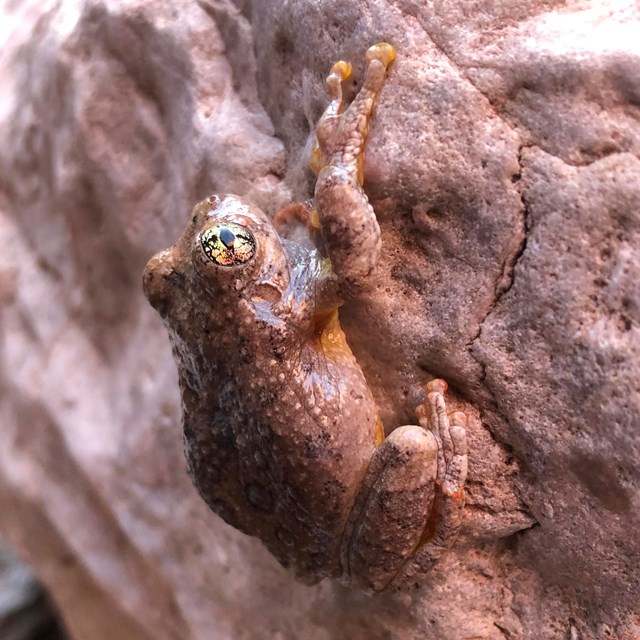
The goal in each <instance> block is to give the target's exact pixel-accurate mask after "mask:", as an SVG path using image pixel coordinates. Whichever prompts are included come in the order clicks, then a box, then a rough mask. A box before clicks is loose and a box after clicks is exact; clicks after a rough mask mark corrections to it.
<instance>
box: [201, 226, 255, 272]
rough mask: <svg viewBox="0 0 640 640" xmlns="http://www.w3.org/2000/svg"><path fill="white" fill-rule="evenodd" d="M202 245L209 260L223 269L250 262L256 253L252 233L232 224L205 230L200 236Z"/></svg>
mask: <svg viewBox="0 0 640 640" xmlns="http://www.w3.org/2000/svg"><path fill="white" fill-rule="evenodd" d="M200 243H201V244H202V250H203V251H204V253H205V255H206V256H207V258H209V260H211V261H212V262H215V263H216V264H218V265H220V266H222V267H235V266H237V265H239V264H244V263H245V262H249V260H251V258H253V256H254V255H255V252H256V241H255V238H254V237H253V234H252V233H251V231H249V229H247V228H246V227H241V226H240V225H239V224H233V223H231V222H225V223H220V224H216V225H214V226H213V227H209V228H208V229H205V230H204V231H203V232H202V234H200Z"/></svg>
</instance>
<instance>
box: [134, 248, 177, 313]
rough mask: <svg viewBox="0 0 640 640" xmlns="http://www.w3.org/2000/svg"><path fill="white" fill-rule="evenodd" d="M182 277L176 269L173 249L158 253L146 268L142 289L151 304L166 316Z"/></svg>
mask: <svg viewBox="0 0 640 640" xmlns="http://www.w3.org/2000/svg"><path fill="white" fill-rule="evenodd" d="M181 282H182V277H181V276H180V274H179V273H178V272H177V271H176V269H175V264H174V259H173V254H172V252H171V249H165V250H164V251H161V252H160V253H156V255H155V256H153V258H151V260H149V262H147V266H146V267H145V268H144V273H143V274H142V289H143V291H144V295H145V296H146V297H147V300H149V303H150V304H151V306H152V307H153V308H154V309H155V310H156V311H157V312H158V313H159V314H160V315H161V316H162V317H163V318H164V317H166V315H167V314H168V312H169V305H170V302H171V299H172V297H173V295H172V294H173V291H174V289H175V288H176V287H180V286H181Z"/></svg>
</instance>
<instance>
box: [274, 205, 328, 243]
mask: <svg viewBox="0 0 640 640" xmlns="http://www.w3.org/2000/svg"><path fill="white" fill-rule="evenodd" d="M296 225H303V226H305V227H307V228H319V226H320V223H319V222H318V212H317V211H316V210H315V209H314V208H313V205H312V203H311V202H308V201H307V202H293V203H291V204H288V205H287V206H286V207H283V208H282V209H280V211H278V212H277V213H276V214H275V215H274V216H273V226H274V227H275V228H276V230H277V231H278V233H279V234H280V235H282V236H285V237H286V236H287V229H288V228H289V227H293V226H296Z"/></svg>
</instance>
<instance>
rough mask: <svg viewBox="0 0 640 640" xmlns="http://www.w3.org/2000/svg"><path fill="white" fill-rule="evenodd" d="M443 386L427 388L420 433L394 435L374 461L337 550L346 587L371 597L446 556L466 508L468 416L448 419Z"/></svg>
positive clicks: (420, 409)
mask: <svg viewBox="0 0 640 640" xmlns="http://www.w3.org/2000/svg"><path fill="white" fill-rule="evenodd" d="M445 389H446V383H445V382H444V381H443V380H439V379H437V380H432V381H431V382H429V383H428V384H427V386H426V392H427V402H426V403H425V404H424V405H420V407H418V410H417V414H418V418H419V420H420V424H421V426H420V427H418V426H405V427H400V428H398V429H396V430H395V431H393V432H392V433H391V434H390V435H389V437H388V438H387V439H386V440H384V441H383V442H382V444H381V445H380V447H378V449H377V450H376V452H375V453H374V455H373V457H372V459H371V463H370V466H369V469H368V471H367V475H366V477H365V480H364V482H363V485H362V488H361V490H360V493H359V495H358V499H357V500H356V503H355V505H354V508H353V511H352V513H351V517H350V519H349V523H348V526H347V529H346V531H345V543H344V545H343V549H342V566H343V571H344V574H345V575H344V581H345V582H347V583H348V584H350V585H352V586H355V587H359V588H361V589H363V590H367V591H371V592H376V591H381V590H383V589H385V588H386V587H387V586H388V585H389V584H390V583H391V582H398V583H402V581H403V579H404V577H405V576H406V575H407V574H408V569H407V564H410V565H411V567H413V566H414V565H413V560H412V557H413V556H419V562H420V566H422V565H423V564H424V563H426V561H427V558H428V559H429V560H430V562H433V560H434V559H435V558H436V557H437V556H438V555H439V553H441V551H442V550H443V549H445V548H447V547H448V546H449V544H450V542H451V541H452V540H453V538H454V537H455V534H456V533H457V531H458V529H459V526H460V520H461V515H462V507H463V505H464V482H465V479H466V473H467V444H466V431H465V428H464V425H465V424H466V416H465V414H463V413H461V412H457V413H454V414H452V415H451V416H448V415H447V412H446V405H445V401H444V391H445Z"/></svg>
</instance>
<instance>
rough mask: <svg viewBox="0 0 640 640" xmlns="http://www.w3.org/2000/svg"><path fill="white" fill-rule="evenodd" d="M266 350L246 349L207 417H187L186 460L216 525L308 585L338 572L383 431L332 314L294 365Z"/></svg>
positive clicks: (217, 388)
mask: <svg viewBox="0 0 640 640" xmlns="http://www.w3.org/2000/svg"><path fill="white" fill-rule="evenodd" d="M270 347H271V345H270V344H268V343H265V344H263V345H252V348H251V349H250V354H251V356H250V358H251V362H246V363H244V366H238V363H232V362H229V363H228V365H229V366H228V368H227V367H225V368H227V371H226V372H223V371H220V374H221V375H220V376H219V378H218V384H216V385H213V389H214V393H213V394H212V397H210V398H208V400H207V401H206V402H207V404H208V407H206V406H202V404H201V403H199V404H200V406H199V407H193V410H192V411H190V412H188V411H187V410H186V409H185V441H186V449H187V458H188V460H189V466H190V470H191V473H192V476H193V478H194V482H195V483H196V486H197V487H198V489H199V490H200V492H201V494H202V495H203V497H204V498H205V499H206V500H207V502H208V503H209V504H210V506H211V507H212V508H213V509H214V510H215V511H216V512H217V513H218V514H219V515H220V516H221V517H223V518H224V519H225V520H227V521H228V522H229V523H230V524H232V525H233V526H235V527H237V528H240V529H242V530H243V531H245V532H246V533H248V534H250V535H255V536H258V537H259V538H261V539H262V540H263V541H264V542H265V544H266V545H267V546H268V547H269V549H270V550H271V551H272V552H273V553H274V555H276V557H277V558H278V559H279V560H280V562H281V563H282V564H284V565H285V566H292V567H293V568H295V569H296V571H297V573H298V575H299V577H301V578H306V579H308V580H309V581H310V582H313V581H316V580H318V579H320V578H322V577H323V576H325V575H332V574H336V573H337V572H339V570H340V568H339V564H338V562H339V546H340V543H341V536H342V532H343V529H344V526H345V522H346V520H347V518H348V516H349V513H350V510H351V507H352V505H353V502H354V500H355V497H356V494H357V491H358V489H359V487H360V484H361V482H362V479H363V478H364V475H365V473H366V470H367V466H368V463H369V459H370V457H371V454H372V453H373V451H374V449H375V446H376V444H377V443H378V441H379V440H380V438H381V433H380V427H379V423H378V420H377V412H376V408H375V404H374V402H373V398H372V396H371V392H370V390H369V388H368V386H367V383H366V381H365V379H364V376H363V374H362V371H361V369H360V367H359V366H358V364H357V363H356V361H355V358H354V357H353V354H352V353H351V351H350V349H349V347H348V345H347V343H346V340H345V338H344V334H343V333H342V330H341V329H340V326H339V323H338V320H337V313H336V314H335V316H334V317H331V318H330V319H329V321H328V322H327V323H326V325H325V327H324V330H323V331H321V332H319V334H318V335H317V336H316V337H315V338H314V339H313V340H310V341H309V342H308V343H305V344H304V345H302V346H301V348H300V351H299V353H297V354H296V355H295V356H294V357H292V355H291V354H288V355H287V357H286V358H282V357H277V349H276V350H275V351H276V353H274V350H273V349H272V348H270ZM241 351H242V349H240V350H239V352H238V357H242V353H241ZM244 353H245V357H246V352H244ZM238 372H240V373H238ZM200 398H201V400H202V396H200ZM211 404H213V405H215V409H214V410H213V411H212V408H211ZM185 406H186V405H185ZM199 416H200V417H199ZM194 444H195V446H194Z"/></svg>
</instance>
